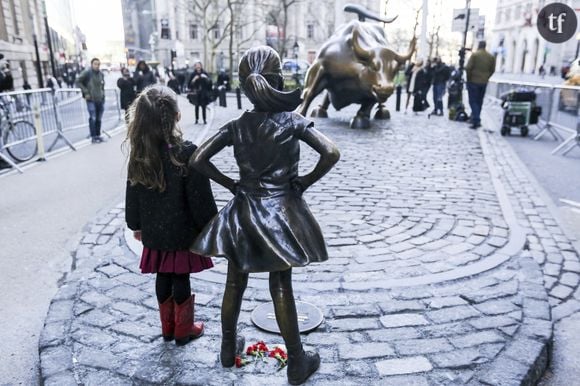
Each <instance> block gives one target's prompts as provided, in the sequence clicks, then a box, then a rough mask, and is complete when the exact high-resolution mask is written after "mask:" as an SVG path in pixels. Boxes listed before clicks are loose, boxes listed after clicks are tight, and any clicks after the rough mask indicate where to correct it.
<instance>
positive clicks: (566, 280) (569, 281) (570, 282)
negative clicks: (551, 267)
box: [560, 272, 580, 288]
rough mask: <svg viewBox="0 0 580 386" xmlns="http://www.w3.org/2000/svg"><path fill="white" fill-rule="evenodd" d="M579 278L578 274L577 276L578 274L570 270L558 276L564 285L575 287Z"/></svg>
mask: <svg viewBox="0 0 580 386" xmlns="http://www.w3.org/2000/svg"><path fill="white" fill-rule="evenodd" d="M579 279H580V276H578V274H576V273H572V272H565V273H564V274H562V276H561V277H560V283H562V284H564V285H565V286H568V287H572V288H575V287H577V286H578V281H579Z"/></svg>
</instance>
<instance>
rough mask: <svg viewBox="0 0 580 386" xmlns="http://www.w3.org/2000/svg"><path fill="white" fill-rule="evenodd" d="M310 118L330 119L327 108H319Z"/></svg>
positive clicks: (313, 111)
mask: <svg viewBox="0 0 580 386" xmlns="http://www.w3.org/2000/svg"><path fill="white" fill-rule="evenodd" d="M310 116H311V117H313V118H328V111H327V110H326V109H325V108H323V107H321V106H318V107H317V108H315V109H314V110H312V112H311V113H310Z"/></svg>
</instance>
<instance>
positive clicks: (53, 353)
mask: <svg viewBox="0 0 580 386" xmlns="http://www.w3.org/2000/svg"><path fill="white" fill-rule="evenodd" d="M40 368H41V371H42V377H43V378H50V377H52V376H55V375H57V374H59V373H63V372H67V373H68V372H72V352H71V349H70V348H68V347H64V346H58V347H50V348H47V349H44V350H42V351H41V352H40ZM63 375H64V374H63Z"/></svg>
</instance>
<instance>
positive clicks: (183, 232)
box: [125, 142, 217, 251]
mask: <svg viewBox="0 0 580 386" xmlns="http://www.w3.org/2000/svg"><path fill="white" fill-rule="evenodd" d="M174 149H177V150H178V151H179V148H174ZM195 149H196V146H195V145H194V144H192V143H191V142H184V144H183V147H182V148H181V150H180V152H179V155H178V159H179V160H181V161H182V162H185V163H186V164H187V162H188V160H189V158H190V157H191V155H192V154H193V152H194V151H195ZM169 151H172V150H170V149H164V150H163V151H162V153H161V154H162V162H163V169H164V173H165V181H166V188H165V191H164V192H159V191H157V190H154V189H147V188H146V187H144V186H143V185H140V184H137V185H135V186H131V185H130V183H129V182H128V181H127V192H126V200H125V220H126V221H127V226H128V227H129V229H132V230H141V240H142V242H143V246H145V247H147V248H151V249H158V250H162V251H181V250H188V249H189V247H190V246H191V244H192V243H193V241H194V240H195V238H196V237H197V235H198V234H199V233H200V232H201V230H202V229H203V227H204V226H205V225H206V224H207V223H208V222H209V221H210V220H211V219H212V218H213V217H214V216H215V214H216V213H217V207H216V204H215V201H214V198H213V194H212V191H211V187H210V184H209V179H208V178H207V177H205V176H203V175H202V174H201V173H199V172H197V171H195V170H194V169H188V175H187V176H182V175H181V174H180V173H179V169H178V168H177V167H176V166H175V165H173V164H172V163H171V161H170V160H169V153H168V152H169Z"/></svg>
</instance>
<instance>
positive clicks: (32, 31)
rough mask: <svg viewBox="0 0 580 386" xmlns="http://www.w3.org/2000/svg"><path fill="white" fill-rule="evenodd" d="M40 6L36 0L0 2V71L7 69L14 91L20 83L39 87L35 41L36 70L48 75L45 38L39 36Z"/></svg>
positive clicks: (4, 0) (40, 27)
mask: <svg viewBox="0 0 580 386" xmlns="http://www.w3.org/2000/svg"><path fill="white" fill-rule="evenodd" d="M42 23H43V19H42V2H41V1H39V0H22V1H18V0H0V53H1V54H2V55H4V59H2V60H1V63H0V67H1V68H6V67H9V68H10V71H11V74H12V77H13V78H14V88H15V89H21V88H22V84H23V82H24V80H27V81H28V82H29V83H30V84H31V85H32V86H33V87H37V86H38V85H39V77H38V74H37V72H38V71H37V68H36V62H37V60H36V59H37V58H36V52H35V44H34V42H35V40H36V42H37V45H38V50H39V59H40V70H41V72H42V73H46V72H48V71H49V64H48V56H49V55H48V49H47V44H46V34H42V32H41V31H43V30H44V28H43V24H42Z"/></svg>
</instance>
